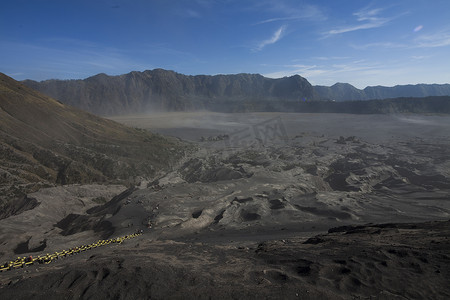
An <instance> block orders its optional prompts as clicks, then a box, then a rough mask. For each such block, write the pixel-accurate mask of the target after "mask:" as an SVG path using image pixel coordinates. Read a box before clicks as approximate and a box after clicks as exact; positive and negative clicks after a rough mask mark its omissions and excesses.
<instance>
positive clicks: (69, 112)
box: [0, 73, 182, 217]
mask: <svg viewBox="0 0 450 300" xmlns="http://www.w3.org/2000/svg"><path fill="white" fill-rule="evenodd" d="M181 152H182V150H181V148H180V147H179V146H178V143H176V142H174V141H169V140H167V139H165V138H163V137H161V136H158V135H153V134H150V133H148V132H146V131H140V130H136V129H131V128H127V127H125V126H123V125H120V124H118V123H115V122H113V121H110V120H105V119H102V118H99V117H96V116H94V115H91V114H88V113H85V112H83V111H80V110H78V109H75V108H72V107H69V106H66V105H64V104H62V103H60V102H58V101H56V100H54V99H51V98H49V97H47V96H44V95H43V94H40V93H38V92H36V91H34V90H32V89H30V88H28V87H26V86H24V85H22V84H20V83H19V82H17V81H15V80H13V79H12V78H9V77H8V76H6V75H4V74H1V73H0V180H1V181H0V206H1V205H3V206H5V205H7V203H10V204H11V203H19V202H15V201H16V200H17V199H23V197H24V195H25V193H26V192H30V191H34V190H36V189H38V188H39V187H41V186H48V185H53V184H69V183H88V182H94V181H95V182H101V181H111V180H131V181H133V180H134V179H133V178H135V177H136V176H152V175H154V174H155V173H156V172H158V170H161V169H164V168H167V167H169V166H170V165H171V164H172V163H173V162H174V161H175V159H176V157H177V156H178V155H180V154H181ZM13 200H14V201H13ZM22 204H23V205H25V204H26V203H22ZM25 206H26V205H25ZM14 210H15V209H11V208H8V209H7V208H5V207H3V209H1V210H0V212H5V211H10V212H14ZM0 217H1V214H0Z"/></svg>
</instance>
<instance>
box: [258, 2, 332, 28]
mask: <svg viewBox="0 0 450 300" xmlns="http://www.w3.org/2000/svg"><path fill="white" fill-rule="evenodd" d="M261 5H264V6H265V10H267V11H269V12H270V13H272V14H274V15H277V16H275V17H273V18H268V19H265V20H262V21H260V22H258V23H256V24H255V25H258V24H265V23H271V22H278V21H298V20H313V21H325V20H326V19H327V17H326V15H325V14H324V13H323V12H322V10H321V8H320V7H319V6H316V5H310V4H303V3H298V2H296V3H295V4H293V3H287V2H286V1H265V2H262V3H261Z"/></svg>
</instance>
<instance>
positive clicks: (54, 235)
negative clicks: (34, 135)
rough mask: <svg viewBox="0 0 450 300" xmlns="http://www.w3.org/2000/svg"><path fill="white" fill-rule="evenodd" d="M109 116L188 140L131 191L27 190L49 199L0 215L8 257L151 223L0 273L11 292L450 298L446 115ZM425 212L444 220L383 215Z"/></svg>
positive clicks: (0, 283) (2, 286)
mask: <svg viewBox="0 0 450 300" xmlns="http://www.w3.org/2000/svg"><path fill="white" fill-rule="evenodd" d="M112 119H113V120H116V121H118V122H121V123H124V124H126V125H129V126H133V127H139V128H143V129H147V130H150V131H152V132H156V133H160V134H164V135H171V136H174V137H177V138H180V139H183V140H185V141H188V142H189V143H191V144H192V146H193V148H192V151H191V153H190V154H188V155H186V157H184V159H183V160H182V161H181V162H180V163H179V165H178V166H176V167H175V168H174V169H173V170H172V171H171V172H169V173H167V174H159V176H157V177H155V178H142V179H141V183H140V185H139V186H137V187H134V188H130V189H126V187H123V186H111V187H108V186H103V187H101V188H99V186H95V185H91V186H66V187H60V188H54V189H47V190H41V191H40V192H38V193H36V194H32V195H29V196H30V197H34V198H36V199H37V200H38V202H40V203H41V204H40V205H39V206H37V207H35V208H34V209H32V210H29V211H26V212H24V213H22V214H21V215H19V216H15V217H10V218H7V219H4V220H0V245H1V246H0V259H2V260H4V261H6V260H7V259H10V258H13V257H14V256H17V255H29V254H33V255H38V254H39V253H46V252H47V253H48V252H53V251H58V250H61V249H65V248H67V247H72V246H74V245H76V244H85V243H87V242H92V241H95V240H96V239H98V238H106V237H115V236H121V235H125V234H129V233H132V232H136V230H143V231H144V234H143V235H142V236H140V237H139V238H137V239H136V241H129V242H125V243H124V244H123V245H115V246H112V247H110V249H102V250H100V249H96V250H92V252H91V254H83V255H80V256H77V257H76V258H73V259H72V258H70V259H69V258H68V259H67V260H64V261H63V262H57V263H55V264H54V265H53V264H52V265H51V267H46V266H40V267H38V268H35V267H32V268H30V269H29V270H28V271H26V272H27V273H23V272H22V273H21V270H13V271H11V273H8V274H7V275H5V274H3V273H2V274H0V295H1V294H2V293H4V295H7V296H11V295H13V296H16V297H18V298H23V299H25V298H28V297H30V296H31V297H35V298H39V297H37V295H41V294H39V293H35V294H33V293H32V291H33V289H36V288H37V287H39V286H44V287H45V288H46V289H47V290H46V291H47V292H45V293H43V294H42V295H47V296H48V297H60V298H78V297H85V298H92V297H95V295H96V293H98V292H100V293H101V295H103V296H105V297H116V298H119V299H126V298H129V299H132V298H135V297H138V298H141V297H152V298H167V297H168V296H173V297H178V298H180V297H181V298H183V297H184V296H186V295H191V296H193V297H196V298H208V297H209V296H212V297H219V298H221V297H224V298H261V297H268V298H278V297H283V298H296V297H298V296H300V297H303V298H311V299H314V298H317V297H321V298H329V299H336V298H351V297H381V298H390V299H397V298H402V297H403V296H402V295H406V297H407V298H422V297H427V296H430V295H431V297H432V298H437V299H439V298H443V299H444V298H446V297H447V296H449V295H450V291H449V289H448V287H445V284H444V283H443V282H445V278H446V276H448V270H449V268H448V266H450V252H449V240H448V239H447V237H448V230H449V228H450V226H449V223H448V222H446V220H448V219H450V147H449V146H450V117H448V116H439V115H344V114H339V115H338V114H294V113H292V114H291V113H283V114H279V113H248V114H219V113H209V112H192V113H166V114H154V115H145V116H128V117H116V118H112ZM108 200H110V201H108ZM65 202H67V203H69V202H70V203H71V205H65ZM24 217H25V218H24ZM428 221H442V222H431V223H422V224H418V225H414V224H413V225H382V226H379V225H374V224H380V223H405V222H409V223H412V222H415V223H416V222H428ZM369 223H370V224H371V225H370V224H369ZM363 224H364V226H362V225H363ZM367 224H369V225H367ZM36 225H37V226H36ZM350 225H352V226H353V227H351V226H350ZM357 225H360V226H359V227H358V226H357ZM342 226H344V227H342ZM355 226H356V227H355ZM337 227H339V228H337ZM330 228H335V229H332V230H330ZM327 231H329V232H330V233H328V234H326V233H327ZM264 241H265V242H264ZM417 241H420V242H417ZM71 261H72V262H73V263H71ZM445 270H446V271H445ZM118 274H120V276H119V275H118ZM130 282H131V284H130ZM417 282H422V283H421V284H417ZM119 286H122V288H120V287H119ZM129 286H136V289H135V288H132V289H130V288H128V287H129ZM149 286H150V288H149ZM27 287H28V288H27ZM17 291H20V292H17ZM186 293H187V294H186ZM43 297H44V296H43Z"/></svg>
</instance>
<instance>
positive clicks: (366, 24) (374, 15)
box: [325, 8, 391, 36]
mask: <svg viewBox="0 0 450 300" xmlns="http://www.w3.org/2000/svg"><path fill="white" fill-rule="evenodd" d="M381 11H383V9H382V8H376V9H370V10H369V9H367V8H364V9H362V10H360V11H357V12H355V13H353V15H354V16H356V17H357V18H356V20H357V21H358V22H362V24H361V23H358V24H353V25H348V26H344V27H339V28H335V29H331V30H329V31H327V32H325V36H331V35H336V34H341V33H346V32H351V31H357V30H363V29H370V28H378V27H381V26H384V25H386V24H387V23H388V22H389V21H391V19H390V18H382V17H380V16H379V13H380V12H381Z"/></svg>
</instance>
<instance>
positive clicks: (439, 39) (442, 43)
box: [350, 30, 450, 50]
mask: <svg viewBox="0 0 450 300" xmlns="http://www.w3.org/2000/svg"><path fill="white" fill-rule="evenodd" d="M447 46H450V30H443V31H439V32H435V33H430V34H422V35H419V36H417V37H416V38H414V39H410V40H404V41H402V42H398V41H395V42H375V43H368V44H362V45H358V44H351V45H350V47H352V48H354V49H357V50H367V49H370V48H384V49H394V48H398V49H401V48H403V49H414V48H437V47H447Z"/></svg>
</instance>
